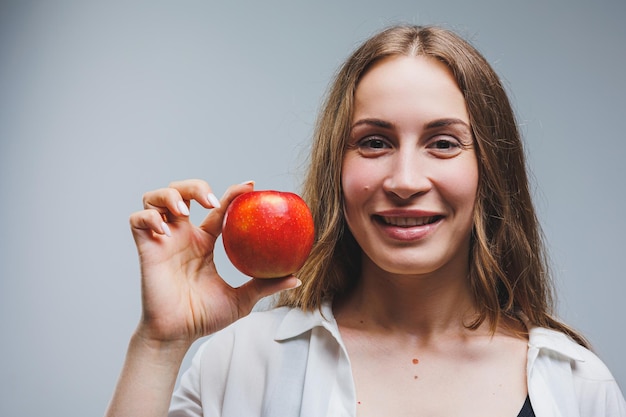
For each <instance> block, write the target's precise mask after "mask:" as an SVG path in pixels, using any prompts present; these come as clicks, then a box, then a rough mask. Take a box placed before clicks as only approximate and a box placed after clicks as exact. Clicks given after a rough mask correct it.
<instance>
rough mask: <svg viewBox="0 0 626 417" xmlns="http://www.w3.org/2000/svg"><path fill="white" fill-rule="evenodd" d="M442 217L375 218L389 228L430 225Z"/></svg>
mask: <svg viewBox="0 0 626 417" xmlns="http://www.w3.org/2000/svg"><path fill="white" fill-rule="evenodd" d="M441 217H442V216H425V217H396V216H376V218H377V219H378V221H380V222H382V223H384V224H388V225H390V226H399V227H415V226H424V225H426V224H432V223H435V222H437V221H438V220H439V219H441Z"/></svg>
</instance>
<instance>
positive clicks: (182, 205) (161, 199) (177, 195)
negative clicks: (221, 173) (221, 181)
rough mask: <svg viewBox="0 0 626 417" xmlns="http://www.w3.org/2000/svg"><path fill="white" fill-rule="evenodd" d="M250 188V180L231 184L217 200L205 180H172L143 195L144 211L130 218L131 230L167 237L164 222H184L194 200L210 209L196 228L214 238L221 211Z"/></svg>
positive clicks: (221, 214)
mask: <svg viewBox="0 0 626 417" xmlns="http://www.w3.org/2000/svg"><path fill="white" fill-rule="evenodd" d="M253 188H254V182H253V181H246V182H244V183H241V184H238V185H233V186H231V187H229V188H228V190H227V191H226V193H225V194H224V196H223V197H222V200H221V201H220V200H219V199H218V198H217V197H216V196H215V194H213V191H212V190H211V187H210V186H209V184H208V183H207V182H206V181H203V180H198V179H190V180H183V181H175V182H172V183H171V184H170V185H169V186H168V187H164V188H160V189H158V190H153V191H149V192H147V193H145V194H144V196H143V206H144V210H143V211H140V212H137V213H134V214H133V215H131V218H130V223H131V227H132V228H133V230H135V231H142V230H144V231H145V230H150V231H152V232H154V233H156V234H159V235H167V236H170V235H171V231H170V228H169V226H168V225H167V223H172V222H177V221H187V220H188V217H189V214H190V213H189V206H190V202H191V201H192V200H195V201H196V202H198V204H200V205H201V206H202V207H204V208H207V209H214V210H213V212H212V213H210V214H209V215H208V216H207V217H206V218H205V220H204V221H203V222H202V224H201V225H200V228H202V229H203V230H204V231H206V232H208V233H210V234H212V235H213V236H214V237H217V236H218V235H219V234H220V233H221V230H222V222H223V218H224V214H225V212H226V211H225V208H226V207H228V205H229V204H230V202H231V201H232V200H233V199H234V198H235V197H236V196H238V195H239V194H242V193H244V192H247V191H251V190H252V189H253ZM222 208H223V209H222Z"/></svg>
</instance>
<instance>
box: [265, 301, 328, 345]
mask: <svg viewBox="0 0 626 417" xmlns="http://www.w3.org/2000/svg"><path fill="white" fill-rule="evenodd" d="M315 327H325V328H326V329H328V330H329V331H330V332H331V333H332V334H333V335H334V336H335V337H338V329H337V323H336V322H335V317H334V316H333V310H332V306H331V302H330V301H326V302H324V303H322V306H321V307H320V308H316V309H315V310H313V311H303V310H301V309H299V308H292V309H290V310H289V312H288V313H287V314H286V315H285V317H284V318H283V320H282V322H281V323H280V325H279V326H278V329H277V330H276V334H275V336H274V339H275V340H277V341H281V340H286V339H291V338H294V337H297V336H300V335H301V334H303V333H306V332H308V331H309V330H312V329H313V328H315Z"/></svg>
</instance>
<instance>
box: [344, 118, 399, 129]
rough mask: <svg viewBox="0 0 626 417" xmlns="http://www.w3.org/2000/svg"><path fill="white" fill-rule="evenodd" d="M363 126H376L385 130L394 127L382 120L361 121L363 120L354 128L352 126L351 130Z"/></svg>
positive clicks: (354, 125) (355, 124)
mask: <svg viewBox="0 0 626 417" xmlns="http://www.w3.org/2000/svg"><path fill="white" fill-rule="evenodd" d="M361 125H370V126H376V127H381V128H383V129H391V128H392V127H393V123H390V122H386V121H384V120H381V119H361V120H358V121H357V122H356V123H354V124H353V125H352V126H350V130H352V129H354V128H355V127H357V126H361Z"/></svg>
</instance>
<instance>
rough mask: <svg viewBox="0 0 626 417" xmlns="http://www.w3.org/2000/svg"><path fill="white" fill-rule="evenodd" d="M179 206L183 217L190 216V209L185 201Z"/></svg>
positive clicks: (179, 203)
mask: <svg viewBox="0 0 626 417" xmlns="http://www.w3.org/2000/svg"><path fill="white" fill-rule="evenodd" d="M177 205H178V210H180V212H181V213H182V215H183V216H189V207H187V204H185V202H184V201H179V202H178V204H177Z"/></svg>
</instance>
